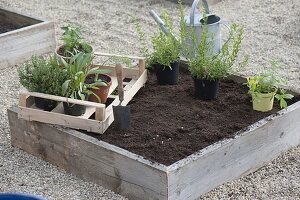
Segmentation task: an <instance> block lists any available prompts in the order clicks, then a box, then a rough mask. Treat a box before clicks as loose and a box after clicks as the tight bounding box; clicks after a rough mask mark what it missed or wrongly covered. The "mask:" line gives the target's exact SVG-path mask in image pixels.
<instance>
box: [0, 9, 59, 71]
mask: <svg viewBox="0 0 300 200" xmlns="http://www.w3.org/2000/svg"><path fill="white" fill-rule="evenodd" d="M0 17H9V20H10V21H15V23H17V24H24V23H25V24H30V26H27V27H24V28H20V29H17V30H14V31H9V32H6V33H3V34H0V44H1V46H0V68H5V67H7V66H12V65H16V64H19V63H22V62H24V61H26V60H29V59H30V58H31V56H32V55H42V54H45V53H49V52H51V51H53V50H54V49H55V46H56V39H55V30H54V23H53V22H47V21H44V22H43V21H41V20H39V19H34V18H30V17H28V16H25V15H24V16H22V15H20V14H16V13H13V12H11V11H5V10H3V9H0Z"/></svg>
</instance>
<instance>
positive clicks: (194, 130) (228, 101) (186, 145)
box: [91, 69, 279, 165]
mask: <svg viewBox="0 0 300 200" xmlns="http://www.w3.org/2000/svg"><path fill="white" fill-rule="evenodd" d="M148 79H149V80H148V82H147V84H146V87H144V88H142V89H141V90H140V91H139V92H138V94H137V95H136V96H135V97H134V99H133V100H132V101H131V104H130V106H131V113H132V128H131V129H130V130H129V131H115V130H114V124H112V125H111V127H110V128H109V129H108V130H107V131H106V132H105V133H104V134H103V135H101V136H99V135H95V134H91V135H92V136H94V137H97V138H98V139H100V140H103V141H106V142H108V143H110V144H113V145H116V146H119V147H121V148H124V149H127V150H129V151H130V152H133V153H136V154H138V155H141V156H143V157H145V158H147V159H149V160H152V161H157V162H159V163H162V164H165V165H170V164H172V163H174V162H176V161H178V160H180V159H182V158H185V157H186V156H188V155H190V154H192V153H194V152H196V151H198V150H200V149H202V148H204V147H207V146H208V145H210V144H213V143H214V142H217V141H219V140H222V139H224V138H230V137H233V136H234V134H235V133H236V132H237V131H239V130H241V129H246V127H247V126H249V125H251V124H253V123H255V122H257V121H258V120H260V119H262V118H264V117H266V116H269V115H271V114H273V113H276V112H277V111H278V110H279V106H278V104H277V103H276V104H275V106H274V109H273V110H272V111H271V112H268V113H261V112H256V111H253V110H252V103H251V102H250V97H249V95H247V88H246V86H244V85H241V84H236V83H234V82H233V81H230V80H224V81H221V83H220V90H219V95H218V99H217V100H213V101H201V100H197V99H195V98H194V96H193V80H192V78H191V76H190V74H189V73H188V72H187V70H185V69H181V71H180V81H179V84H178V85H176V86H160V85H157V83H156V77H155V75H154V74H150V75H149V78H148Z"/></svg>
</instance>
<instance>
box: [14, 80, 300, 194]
mask: <svg viewBox="0 0 300 200" xmlns="http://www.w3.org/2000/svg"><path fill="white" fill-rule="evenodd" d="M232 78H233V79H234V80H236V81H241V80H243V79H241V78H238V77H235V76H233V77H232ZM17 116H18V109H17V108H16V107H15V108H12V109H9V110H8V118H9V123H10V129H11V143H12V145H13V146H15V147H18V148H20V149H23V150H24V151H26V152H28V153H31V154H33V155H35V156H38V157H40V158H42V159H44V160H46V161H49V162H51V163H53V164H54V165H57V166H59V167H62V168H63V169H65V170H66V171H68V172H70V173H72V174H74V175H77V176H79V177H81V178H83V179H85V180H89V181H93V182H95V183H99V184H101V185H103V186H104V187H107V188H109V189H111V190H113V191H115V192H117V193H120V194H121V195H124V196H126V197H129V199H145V200H146V199H163V200H188V199H191V200H193V199H197V198H198V197H200V196H201V195H203V194H205V193H206V192H208V191H210V190H212V189H213V188H215V187H217V186H218V185H220V184H223V183H225V182H227V181H230V180H233V179H236V178H239V177H242V176H245V175H247V174H249V173H251V172H253V171H255V170H257V169H258V168H260V167H262V166H263V165H265V164H267V163H268V162H270V161H272V160H273V159H274V158H276V157H277V156H278V155H280V153H282V152H284V151H287V150H288V149H290V148H292V147H295V146H297V145H299V144H300V120H299V119H300V101H298V102H296V103H294V104H293V105H290V106H289V107H288V108H287V109H285V110H281V111H279V112H278V113H277V114H275V115H272V116H269V117H267V118H264V119H262V120H260V121H258V122H257V123H255V124H253V125H251V126H249V127H248V128H247V130H246V131H240V132H238V133H236V136H235V137H234V138H232V139H227V140H223V141H220V142H218V143H215V144H212V145H210V146H208V147H206V148H204V149H202V150H200V151H198V152H195V153H194V154H192V155H190V156H188V157H187V158H185V159H182V160H180V161H178V162H176V163H174V164H172V165H170V166H165V165H161V164H157V163H153V162H149V161H147V160H145V159H144V158H142V157H141V156H138V155H136V154H133V153H130V152H128V151H126V150H123V149H121V148H118V147H115V146H113V145H110V144H108V143H106V142H103V141H98V140H96V139H95V138H93V137H90V136H88V135H86V134H84V133H81V132H78V131H76V130H72V129H64V128H62V127H54V126H51V125H48V124H44V123H39V122H30V121H25V120H22V119H18V117H17Z"/></svg>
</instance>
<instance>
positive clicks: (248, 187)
mask: <svg viewBox="0 0 300 200" xmlns="http://www.w3.org/2000/svg"><path fill="white" fill-rule="evenodd" d="M0 6H1V8H6V9H11V10H15V11H19V12H23V13H27V14H32V15H35V16H39V17H43V18H47V19H51V20H53V21H54V22H55V25H56V30H57V35H58V36H59V35H60V34H61V30H60V29H59V27H60V26H63V25H65V24H67V23H75V24H79V25H80V26H81V27H82V28H83V30H84V35H85V36H86V37H87V38H88V39H89V40H90V41H91V42H92V43H93V44H94V46H95V47H96V50H99V51H103V52H110V53H122V54H133V55H136V54H139V47H138V43H137V35H136V33H135V30H134V26H133V23H132V17H131V15H132V14H134V15H136V16H137V17H139V18H140V20H141V25H142V28H143V29H144V30H145V32H146V33H150V32H151V31H152V29H153V28H156V27H157V26H156V25H155V24H154V21H153V20H152V19H151V17H150V16H149V15H148V14H145V13H148V10H149V9H150V8H153V9H155V10H156V11H158V12H161V10H162V8H166V9H168V10H169V11H170V13H171V14H172V16H173V17H174V18H176V17H175V16H176V15H177V14H178V12H177V10H176V9H175V8H176V4H173V3H170V2H165V1H159V0H144V1H138V0H127V1H118V2H117V1H113V0H81V1H80V0H52V1H50V0H48V1H46V0H27V1H15V0H0ZM212 9H213V11H214V13H217V14H218V15H220V16H222V17H223V18H224V19H226V20H228V21H235V22H238V23H240V24H243V25H244V26H245V28H246V36H245V40H244V42H243V50H242V51H243V53H245V54H248V55H250V65H249V66H248V67H247V68H246V69H244V70H240V72H241V73H243V74H252V73H253V72H254V71H257V70H258V69H260V68H261V67H262V66H265V65H267V64H268V62H269V61H270V60H273V59H276V60H280V62H281V63H282V69H281V70H280V71H279V73H280V74H282V75H283V76H285V77H287V78H288V79H289V83H288V84H289V86H290V87H292V88H297V89H299V83H300V79H299V77H300V76H299V67H300V64H299V62H300V49H299V46H300V17H299V16H300V1H299V0H255V1H252V0H224V1H222V2H221V3H218V4H216V5H214V6H212ZM186 13H188V8H186ZM16 69H17V67H11V68H6V70H2V71H1V72H0V83H1V84H0V88H1V90H0V94H1V96H2V98H1V100H0V111H1V114H0V126H1V128H0V155H1V156H0V192H4V191H24V192H30V193H36V194H41V195H45V196H47V197H49V199H125V198H123V197H121V196H119V195H116V194H114V193H113V192H111V191H109V190H106V189H104V188H103V187H101V186H98V185H95V184H92V183H89V182H84V181H82V180H80V179H78V178H76V177H74V176H71V175H70V174H68V173H66V172H64V171H63V170H60V169H58V168H56V167H54V166H52V165H50V164H48V163H46V162H44V161H41V160H39V159H36V158H35V157H33V156H31V155H29V154H27V153H24V152H23V151H20V150H18V149H16V148H12V147H11V146H10V136H9V126H8V121H7V115H6V109H7V108H8V107H9V106H11V105H13V104H16V103H17V100H18V92H19V89H20V85H19V82H18V78H17V73H16ZM299 166H300V147H297V148H294V149H292V150H290V151H288V152H287V153H285V154H283V155H281V156H280V157H279V158H277V159H276V160H274V161H273V162H272V163H269V164H268V165H266V166H265V167H263V168H261V169H260V170H258V171H257V172H255V173H252V174H250V175H248V176H246V177H244V178H241V179H239V180H235V181H232V182H229V183H227V184H223V185H221V186H219V187H218V188H216V189H215V190H213V191H211V192H210V193H208V194H207V195H205V196H204V197H203V199H300V169H299Z"/></svg>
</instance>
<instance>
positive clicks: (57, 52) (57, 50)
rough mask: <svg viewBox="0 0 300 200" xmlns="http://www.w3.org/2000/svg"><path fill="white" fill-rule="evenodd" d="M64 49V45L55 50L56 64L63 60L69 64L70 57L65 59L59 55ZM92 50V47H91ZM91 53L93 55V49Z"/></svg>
mask: <svg viewBox="0 0 300 200" xmlns="http://www.w3.org/2000/svg"><path fill="white" fill-rule="evenodd" d="M63 48H64V45H60V46H57V47H56V48H55V52H54V54H55V57H56V59H57V61H58V62H61V59H62V58H63V59H64V60H65V61H66V62H69V61H70V59H71V57H65V56H62V55H61V54H59V52H60V51H62V49H63ZM92 48H93V47H92ZM92 53H94V48H93V50H92Z"/></svg>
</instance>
